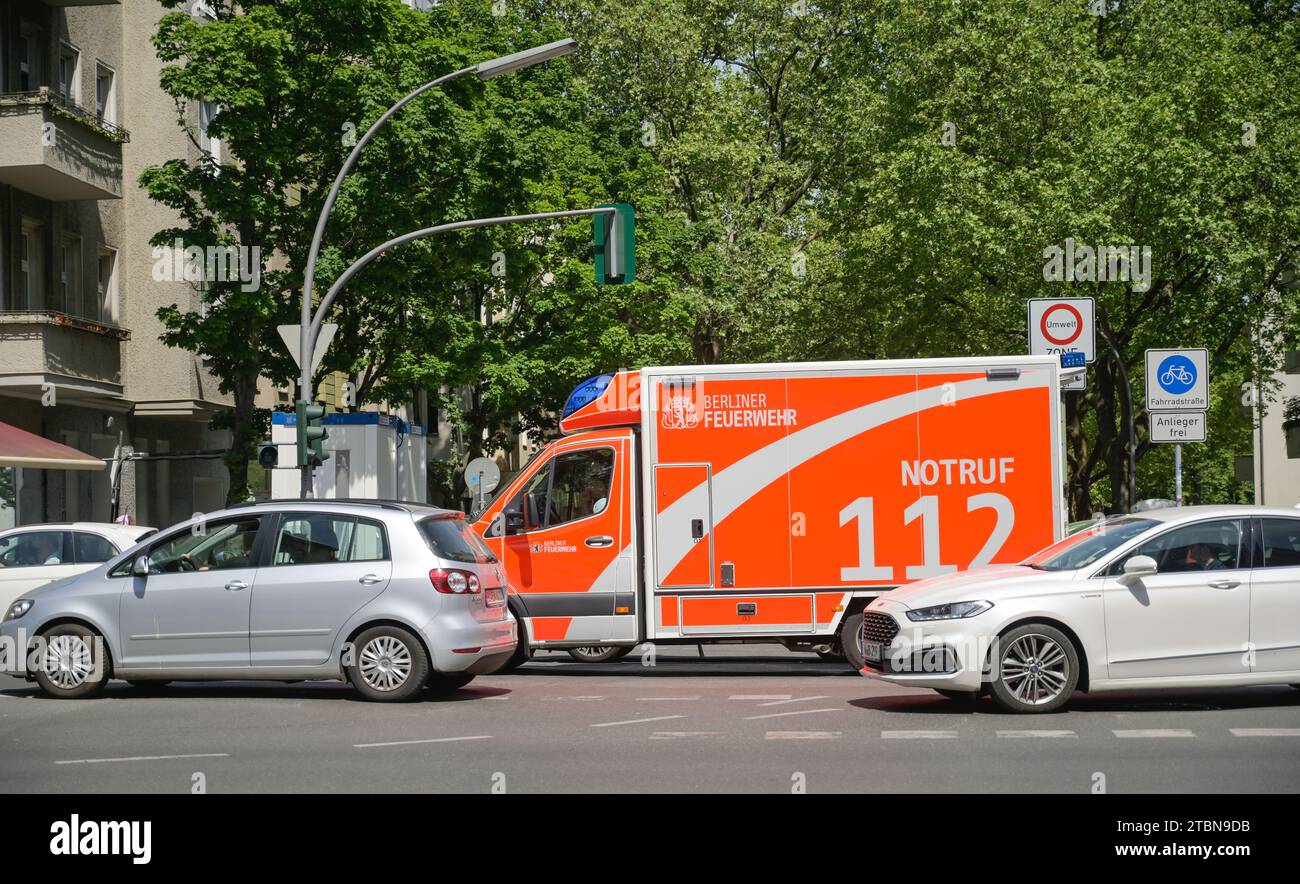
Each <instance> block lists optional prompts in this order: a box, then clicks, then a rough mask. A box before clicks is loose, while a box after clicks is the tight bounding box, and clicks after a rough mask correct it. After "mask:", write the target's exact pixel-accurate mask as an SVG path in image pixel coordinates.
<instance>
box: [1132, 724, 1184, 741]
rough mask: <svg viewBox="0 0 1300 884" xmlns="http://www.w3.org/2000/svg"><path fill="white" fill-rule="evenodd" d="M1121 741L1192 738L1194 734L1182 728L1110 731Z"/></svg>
mask: <svg viewBox="0 0 1300 884" xmlns="http://www.w3.org/2000/svg"><path fill="white" fill-rule="evenodd" d="M1111 733H1113V734H1114V735H1115V736H1117V737H1119V738H1120V739H1121V740H1160V739H1166V738H1169V737H1194V736H1196V734H1194V733H1192V732H1191V731H1189V730H1186V729H1184V728H1177V727H1171V728H1158V727H1157V728H1149V729H1147V730H1135V731H1111Z"/></svg>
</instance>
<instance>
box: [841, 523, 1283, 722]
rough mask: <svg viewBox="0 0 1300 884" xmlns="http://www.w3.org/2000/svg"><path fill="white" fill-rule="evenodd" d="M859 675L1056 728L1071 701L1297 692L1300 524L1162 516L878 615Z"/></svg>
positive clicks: (905, 592)
mask: <svg viewBox="0 0 1300 884" xmlns="http://www.w3.org/2000/svg"><path fill="white" fill-rule="evenodd" d="M862 644H863V652H864V657H865V659H866V660H867V665H866V666H865V667H864V668H863V670H862V674H863V675H866V676H869V677H872V678H878V679H881V680H883V681H887V682H891V683H893V684H899V685H913V686H916V687H925V688H933V689H934V690H937V691H938V692H939V693H941V694H944V695H945V696H950V697H954V698H956V697H966V698H974V697H975V696H977V695H978V694H979V693H981V692H984V691H987V692H989V693H991V694H992V695H993V697H994V698H995V699H996V700H997V702H998V703H999V704H1001V705H1002V706H1003V707H1005V708H1006V709H1009V710H1012V711H1015V712H1049V711H1051V710H1053V709H1057V708H1059V707H1061V706H1063V705H1064V704H1065V703H1066V702H1068V701H1069V699H1070V696H1071V695H1072V694H1073V693H1074V691H1075V690H1084V691H1114V690H1126V689H1136V688H1175V687H1177V688H1188V687H1225V686H1234V685H1265V684H1291V685H1294V686H1297V687H1300V513H1297V512H1296V510H1294V509H1273V508H1265V507H1253V506H1198V507H1182V508H1174V509H1161V510H1153V511H1150V512H1144V513H1141V514H1138V515H1132V516H1124V517H1121V518H1115V519H1110V520H1107V521H1106V522H1104V523H1102V524H1100V525H1098V526H1097V527H1095V528H1092V529H1088V530H1085V531H1080V532H1078V533H1076V534H1072V535H1070V536H1068V537H1066V538H1065V539H1064V540H1061V541H1059V542H1058V543H1055V544H1053V545H1052V546H1049V547H1048V548H1047V549H1045V550H1043V551H1041V552H1039V553H1036V554H1035V555H1033V556H1031V557H1029V558H1028V559H1026V560H1025V561H1023V562H1021V563H1020V564H1019V565H1010V566H998V567H992V568H986V569H982V570H978V571H967V572H964V573H960V574H952V575H947V576H943V577H935V578H931V579H929V580H922V581H919V582H917V583H914V584H912V585H910V586H906V587H902V588H900V589H897V590H894V591H893V592H890V593H889V594H887V595H884V596H881V597H880V598H878V599H876V600H875V601H874V602H872V603H871V605H870V606H869V607H868V608H867V610H866V612H865V615H864V620H863V627H862Z"/></svg>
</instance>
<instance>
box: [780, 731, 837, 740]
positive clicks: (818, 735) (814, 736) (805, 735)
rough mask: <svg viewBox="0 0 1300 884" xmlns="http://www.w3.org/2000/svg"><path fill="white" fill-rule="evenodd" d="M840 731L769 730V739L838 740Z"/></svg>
mask: <svg viewBox="0 0 1300 884" xmlns="http://www.w3.org/2000/svg"><path fill="white" fill-rule="evenodd" d="M839 738H840V732H839V731H768V732H767V736H766V737H765V739H768V740H838V739H839Z"/></svg>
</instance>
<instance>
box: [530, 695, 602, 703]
mask: <svg viewBox="0 0 1300 884" xmlns="http://www.w3.org/2000/svg"><path fill="white" fill-rule="evenodd" d="M542 699H543V700H552V701H554V700H603V699H605V698H604V697H603V696H593V695H586V694H584V695H580V696H577V697H542Z"/></svg>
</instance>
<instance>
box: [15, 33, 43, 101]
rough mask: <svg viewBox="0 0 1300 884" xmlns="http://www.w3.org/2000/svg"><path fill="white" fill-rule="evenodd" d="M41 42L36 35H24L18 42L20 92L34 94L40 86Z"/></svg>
mask: <svg viewBox="0 0 1300 884" xmlns="http://www.w3.org/2000/svg"><path fill="white" fill-rule="evenodd" d="M40 77H41V41H40V38H39V37H38V36H37V35H36V34H23V36H22V39H20V40H19V41H18V91H19V92H32V91H35V89H36V88H37V86H39V85H40V82H39V81H40Z"/></svg>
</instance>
